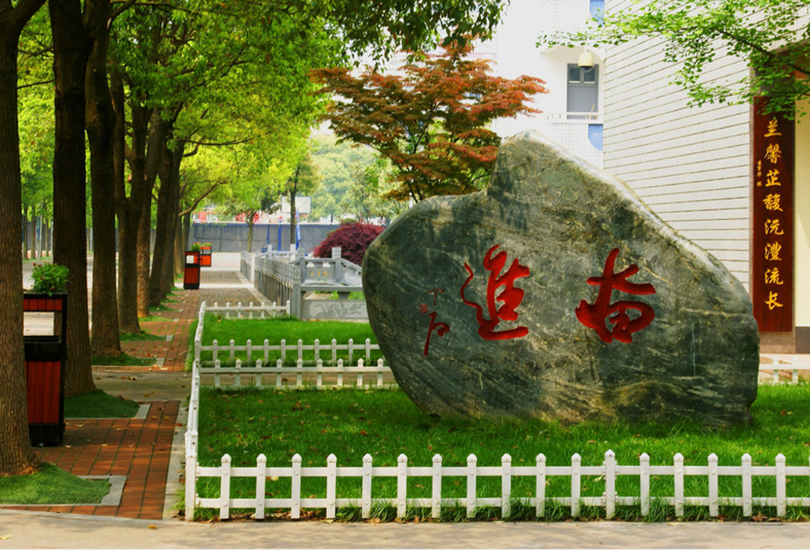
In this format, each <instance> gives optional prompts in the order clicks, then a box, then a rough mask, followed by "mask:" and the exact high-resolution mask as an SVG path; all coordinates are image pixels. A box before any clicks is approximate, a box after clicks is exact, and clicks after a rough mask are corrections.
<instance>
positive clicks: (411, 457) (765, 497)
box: [196, 384, 810, 520]
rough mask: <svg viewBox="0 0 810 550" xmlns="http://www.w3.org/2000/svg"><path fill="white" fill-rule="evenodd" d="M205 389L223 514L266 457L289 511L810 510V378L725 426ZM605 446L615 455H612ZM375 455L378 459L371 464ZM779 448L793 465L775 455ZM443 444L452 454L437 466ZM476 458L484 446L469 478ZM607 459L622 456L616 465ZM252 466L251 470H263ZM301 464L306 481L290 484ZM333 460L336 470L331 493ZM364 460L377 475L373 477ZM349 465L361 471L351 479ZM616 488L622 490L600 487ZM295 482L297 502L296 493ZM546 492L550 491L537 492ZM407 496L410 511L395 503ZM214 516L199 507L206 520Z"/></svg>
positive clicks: (210, 458) (371, 394)
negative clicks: (432, 408)
mask: <svg viewBox="0 0 810 550" xmlns="http://www.w3.org/2000/svg"><path fill="white" fill-rule="evenodd" d="M200 397H201V399H200V409H199V422H198V430H199V440H198V444H197V446H196V451H197V453H198V456H197V461H198V463H199V465H200V466H201V467H202V468H201V469H200V472H201V474H211V475H214V472H215V471H216V472H217V475H218V474H220V473H222V472H224V471H225V469H224V468H222V467H221V466H220V465H221V463H222V455H223V454H224V453H228V455H229V457H230V464H229V465H228V468H227V474H226V476H225V477H226V478H227V479H228V483H227V488H225V486H226V485H225V483H224V479H222V478H220V477H206V476H205V475H201V476H200V478H199V480H198V481H197V484H196V491H197V494H198V495H199V497H200V499H202V500H200V501H199V502H200V503H203V504H205V503H206V499H220V500H219V501H220V502H221V497H222V496H223V493H222V491H223V489H224V490H225V491H226V494H225V495H224V496H225V498H226V500H227V501H228V504H227V506H224V507H220V515H222V511H223V509H225V510H226V512H225V517H228V514H229V513H230V512H231V511H233V512H234V513H235V514H237V515H238V514H239V513H240V512H243V513H252V514H255V513H256V509H254V506H253V500H255V498H256V494H257V493H256V491H257V475H256V474H257V471H256V470H255V468H256V467H257V457H259V455H261V454H263V455H264V456H265V458H266V465H267V468H268V469H267V470H266V472H265V473H266V474H268V475H266V476H261V475H259V476H258V477H259V478H264V491H266V492H265V499H266V500H265V501H263V502H262V506H261V510H262V511H263V510H264V504H267V505H268V507H267V513H271V512H273V511H274V510H275V509H274V508H273V505H274V503H276V502H278V503H281V502H282V501H284V503H285V504H284V505H283V506H282V505H281V504H279V506H278V507H279V508H286V509H288V510H290V511H291V515H292V517H299V516H300V509H301V508H307V504H309V505H310V507H311V508H314V509H315V510H314V514H315V515H316V516H325V515H330V514H329V510H330V507H331V508H335V507H337V508H338V509H340V508H341V503H342V505H343V508H344V510H343V511H342V512H341V513H338V514H337V517H347V518H353V517H360V516H366V517H369V516H377V517H381V518H388V519H393V517H395V516H396V515H397V514H399V515H400V517H403V518H408V517H414V516H416V517H419V516H424V515H430V516H432V517H435V518H436V519H461V518H465V517H468V516H470V517H472V518H482V517H486V518H489V517H509V518H512V519H535V518H537V517H538V516H539V515H541V514H540V513H538V512H541V508H542V515H543V516H544V517H545V518H546V519H560V518H563V517H570V516H572V515H573V516H575V517H605V516H608V517H610V516H613V514H615V515H616V517H624V518H626V519H641V518H642V513H641V508H640V502H642V501H643V502H647V510H646V513H644V514H643V515H644V517H646V519H654V520H664V519H669V518H672V517H674V516H675V515H676V512H679V513H677V515H678V516H679V517H686V518H689V517H693V518H700V517H707V516H709V515H712V516H714V517H742V516H743V515H746V516H751V515H753V514H759V515H758V516H756V517H759V518H762V517H764V516H770V515H774V514H775V513H777V512H779V510H780V509H781V512H780V515H783V516H784V515H787V517H804V514H805V511H806V510H807V509H808V507H810V498H808V497H810V486H809V484H808V478H809V477H810V468H808V447H810V426H808V424H807V422H805V420H804V419H806V418H807V416H808V414H809V413H810V386H808V385H806V384H800V385H798V386H767V387H761V388H760V392H759V398H758V399H757V401H756V403H755V404H754V406H753V408H752V412H753V414H754V423H753V424H752V425H751V426H738V427H734V428H731V429H728V430H708V429H705V428H703V427H701V426H700V425H698V424H696V423H693V422H689V421H685V420H681V421H677V422H675V423H674V424H672V425H662V424H648V423H626V422H623V423H621V424H619V423H614V424H601V423H594V422H589V423H584V424H580V425H574V426H565V425H562V424H560V423H557V422H544V421H538V420H515V419H503V420H497V421H492V420H476V419H436V418H431V417H429V416H427V415H425V414H424V413H422V412H421V411H419V410H418V409H417V408H416V407H415V406H414V405H413V404H412V403H411V402H410V400H408V398H407V397H406V396H405V395H404V394H403V393H402V392H400V391H385V390H382V391H381V390H374V391H363V390H339V391H329V392H316V391H293V392H289V391H286V392H280V391H272V390H264V391H259V390H255V389H233V390H215V389H209V388H202V389H201V394H200ZM608 451H612V452H613V453H615V460H614V459H613V458H611V456H612V455H611V454H610V453H609V452H608ZM606 453H607V454H606ZM645 453H646V455H647V456H649V466H647V467H646V468H647V469H648V475H647V477H646V479H647V482H648V483H649V489H648V492H647V495H648V496H647V497H644V498H642V495H641V494H640V493H641V485H642V483H641V482H640V480H641V479H644V474H643V473H642V469H643V467H642V466H640V459H643V456H644V454H645ZM677 453H680V455H682V457H683V468H682V473H685V475H684V476H681V477H680V479H681V480H682V481H681V483H683V487H682V490H681V499H680V501H678V499H677V498H676V497H677V495H678V491H679V489H678V481H676V480H677V479H678V475H677V473H676V471H675V470H677V465H676V468H675V470H673V460H674V459H673V457H675V456H676V454H677ZM746 453H747V454H748V455H750V457H751V464H750V467H751V468H753V470H752V471H753V476H752V477H749V478H748V479H749V481H748V482H745V481H744V476H742V475H740V474H739V473H737V471H736V470H734V468H736V469H738V470H739V469H740V468H743V469H744V468H745V467H746V466H744V465H743V466H741V462H742V457H743V455H744V454H746ZM366 454H369V455H370V458H371V461H372V462H369V458H368V457H366V458H365V461H364V457H365V455H366ZM541 454H542V458H543V465H542V469H541V468H540V462H539V458H540V457H539V455H541ZM711 454H715V455H716V456H717V462H716V466H711V465H710V460H709V456H710V455H711ZM779 454H782V455H784V457H785V462H786V464H787V466H784V465H781V466H780V465H779V464H777V455H779ZM296 455H299V456H300V464H299V465H298V466H296V462H295V460H297V459H295V460H294V457H295V456H296ZM329 455H334V456H335V457H336V460H335V462H334V464H333V465H332V466H329V465H328V463H327V457H328V456H329ZM400 455H405V456H406V457H407V466H406V469H407V474H408V475H407V477H402V476H399V477H398V476H397V474H396V471H397V468H398V467H401V466H402V464H401V462H400ZM436 455H440V457H441V459H440V463H439V465H438V468H439V469H438V477H437V470H436V466H437V465H436V462H435V460H436ZM470 455H475V457H476V462H475V463H474V464H473V471H474V472H476V473H475V474H474V475H473V477H472V478H471V477H470V476H469V472H470V463H469V461H468V458H469V456H470ZM504 455H508V463H507V461H505V459H506V458H507V457H505V456H504ZM572 457H578V458H572ZM610 461H614V464H618V465H619V466H615V465H614V466H611V467H609V468H608V467H606V464H608V462H610ZM291 463H292V465H291ZM775 465H776V466H775ZM662 467H666V468H664V469H661V468H662ZM215 468H216V470H214V469H215ZM245 468H253V469H254V470H253V471H252V477H251V476H250V474H251V472H250V471H248V470H245ZM296 468H298V472H299V474H300V479H298V480H297V481H293V480H294V478H295V477H296V474H295V469H296ZM330 468H332V471H333V472H334V473H335V474H336V475H335V477H336V480H335V481H334V482H332V483H333V484H334V486H333V488H332V489H331V490H330V489H329V484H330V478H329V471H330ZM667 468H668V470H667V471H664V470H665V469H667ZM712 468H714V470H715V474H716V473H717V471H718V469H719V471H720V475H719V476H715V477H712V474H711V470H712ZM780 468H782V470H781V472H782V474H781V475H782V477H781V478H780V477H779V476H780V474H779V472H780ZM240 469H242V470H243V471H242V472H241V474H240V473H239V470H240ZM308 469H309V472H308ZM366 469H367V472H368V476H369V479H368V481H364V473H363V472H365V471H366ZM341 470H342V471H343V474H345V475H351V476H352V477H344V476H342V475H341ZM669 470H672V471H671V472H670V471H669ZM540 472H542V476H541V475H540ZM372 473H373V480H372V479H371V475H372ZM400 473H403V471H401V470H400ZM308 474H311V475H308ZM241 475H245V476H247V477H240V476H241ZM541 479H542V491H541V487H540V485H541V481H540V480H541ZM575 479H576V480H577V481H576V482H575ZM780 479H782V480H783V481H779V480H780ZM437 480H438V482H439V484H440V485H439V487H440V489H439V493H438V497H437V493H436V492H435V484H436V482H437ZM471 480H472V483H473V484H474V491H473V493H472V501H471V500H470V499H469V497H470V494H468V491H469V484H470V482H471ZM296 483H298V484H299V485H298V487H297V488H296ZM746 483H747V484H748V485H749V486H750V492H751V495H753V496H751V497H750V502H749V503H748V505H747V508H748V512H751V511H752V507H753V510H754V512H753V514H752V513H744V511H745V510H746V503H745V502H743V500H744V499H743V497H744V496H745V495H746V489H745V485H746ZM574 485H577V487H576V488H575V487H574ZM608 485H610V486H611V487H614V490H615V493H616V494H617V495H619V496H617V497H615V498H611V499H606V498H605V497H603V494H605V493H606V491H607V488H608ZM403 486H404V487H403ZM713 486H714V487H716V488H713ZM403 488H404V492H405V493H406V494H407V499H404V498H403V493H402V491H403ZM780 491H781V492H783V493H784V494H781V493H780ZM296 492H298V498H299V501H298V504H295V503H294V501H295V498H294V497H295V496H296ZM330 492H331V493H332V494H328V493H330ZM539 493H542V495H543V498H542V499H538V498H537V495H538V494H539ZM291 495H292V496H293V499H292V501H293V504H292V505H291V506H289V505H287V504H286V502H288V501H290V497H291ZM504 495H506V497H504ZM437 499H438V500H437ZM504 499H505V500H504ZM728 499H732V500H728ZM733 499H737V501H739V502H734V501H733ZM790 499H793V500H790ZM405 500H407V502H408V505H407V510H405V513H404V514H403V513H402V512H403V510H402V509H401V508H400V509H399V510H398V509H397V507H398V506H400V507H401V506H402V503H403V502H405ZM207 502H208V504H209V505H210V502H211V501H207ZM398 502H399V505H398V504H397V503H398ZM679 502H680V504H678V503H679ZM248 503H251V504H248ZM471 503H472V507H471ZM610 503H612V504H610ZM788 503H791V504H793V506H787V504H788ZM724 504H733V505H732V506H728V507H726V506H724ZM796 504H801V505H802V506H804V508H803V509H802V508H801V507H800V506H795V505H796ZM678 506H680V509H678ZM609 509H610V510H611V511H610V513H609V512H608V510H609ZM437 510H438V513H437ZM212 513H213V512H211V511H207V510H200V509H198V510H197V515H198V517H206V516H210V515H211V514H212ZM763 514H764V516H763Z"/></svg>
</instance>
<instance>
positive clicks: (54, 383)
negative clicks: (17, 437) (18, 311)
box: [23, 293, 67, 447]
mask: <svg viewBox="0 0 810 550" xmlns="http://www.w3.org/2000/svg"><path fill="white" fill-rule="evenodd" d="M23 311H25V312H32V313H34V312H37V313H51V312H53V313H54V314H55V316H56V322H54V334H53V335H44V336H40V335H37V336H25V337H24V338H23V341H24V343H25V374H26V383H27V390H28V433H29V435H30V437H31V444H32V445H35V446H47V447H50V446H54V445H61V444H62V438H63V435H64V433H65V359H66V358H67V344H66V341H65V336H64V335H65V330H66V327H67V294H54V295H52V296H48V295H47V294H27V293H26V294H23Z"/></svg>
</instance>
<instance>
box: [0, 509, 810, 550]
mask: <svg viewBox="0 0 810 550" xmlns="http://www.w3.org/2000/svg"><path fill="white" fill-rule="evenodd" d="M4 537H8V538H4ZM808 546H810V523H760V524H758V523H706V522H703V523H672V524H645V523H619V522H588V523H579V522H569V523H455V524H452V523H451V524H436V523H422V524H413V523H406V524H398V523H382V524H366V523H331V524H328V523H321V522H289V521H283V522H242V523H240V522H226V523H182V522H177V521H163V522H154V521H153V522H150V521H144V520H122V519H120V518H106V519H102V518H94V517H92V516H77V515H63V516H57V515H55V514H31V513H26V514H23V513H16V512H10V511H0V549H5V548H808Z"/></svg>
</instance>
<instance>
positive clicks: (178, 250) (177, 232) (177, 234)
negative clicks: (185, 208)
mask: <svg viewBox="0 0 810 550" xmlns="http://www.w3.org/2000/svg"><path fill="white" fill-rule="evenodd" d="M177 210H178V215H177V220H176V221H175V228H174V260H173V261H172V264H173V265H174V277H175V278H177V276H178V275H182V274H183V260H184V259H185V258H184V253H185V251H186V250H185V248H183V220H182V219H181V217H180V212H179V211H180V204H179V201H178V205H177Z"/></svg>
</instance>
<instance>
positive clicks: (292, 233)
mask: <svg viewBox="0 0 810 550" xmlns="http://www.w3.org/2000/svg"><path fill="white" fill-rule="evenodd" d="M295 177H296V179H297V178H298V169H297V168H296V172H295ZM295 226H296V219H295V185H293V187H292V189H290V247H291V248H292V245H297V244H298V243H297V242H296V238H295ZM297 249H298V247H297V246H296V250H297Z"/></svg>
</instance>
